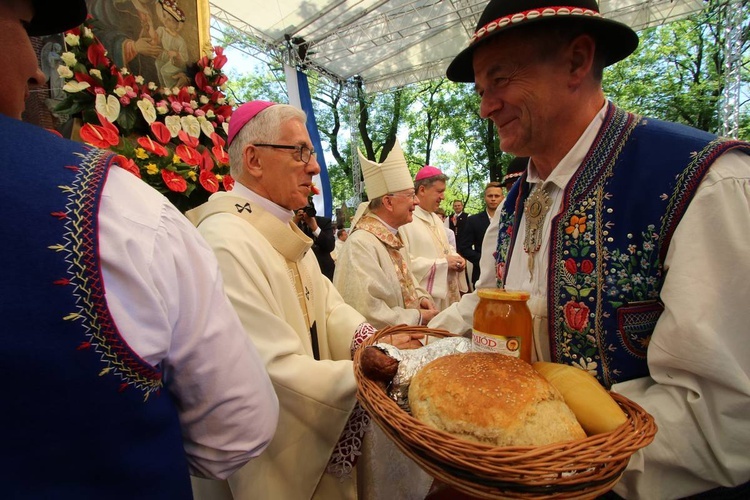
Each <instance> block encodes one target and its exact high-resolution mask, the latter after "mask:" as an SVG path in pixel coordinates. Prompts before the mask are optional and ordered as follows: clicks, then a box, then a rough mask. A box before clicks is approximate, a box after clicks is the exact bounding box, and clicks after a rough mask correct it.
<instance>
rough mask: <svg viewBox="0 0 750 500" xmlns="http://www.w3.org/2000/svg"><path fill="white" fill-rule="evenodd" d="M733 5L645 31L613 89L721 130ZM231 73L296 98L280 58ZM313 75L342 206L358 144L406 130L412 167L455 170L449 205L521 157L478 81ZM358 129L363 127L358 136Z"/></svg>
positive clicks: (244, 84) (613, 95)
mask: <svg viewBox="0 0 750 500" xmlns="http://www.w3.org/2000/svg"><path fill="white" fill-rule="evenodd" d="M747 3H748V0H741V5H742V9H741V11H742V13H741V15H742V19H741V24H742V42H741V44H742V46H741V54H742V61H743V67H742V82H743V92H744V93H743V95H746V94H747V91H748V88H749V87H750V74H749V71H750V64H748V63H750V55H749V54H750V51H748V50H747V48H748V45H750V9H748V8H747ZM728 5H729V4H728V2H726V1H717V0H710V1H709V2H708V3H707V7H706V9H704V10H703V11H701V12H699V13H698V14H696V15H694V16H692V17H690V18H688V19H685V20H682V21H677V22H673V23H670V24H667V25H664V26H660V27H656V28H650V29H647V30H644V31H642V32H641V33H639V36H640V45H639V48H638V50H637V51H636V52H635V53H634V54H633V55H631V56H630V57H628V58H627V59H625V60H624V61H622V62H620V63H618V64H616V65H614V66H611V67H609V68H607V69H606V71H605V74H604V82H603V86H604V90H605V93H606V95H607V97H608V98H609V99H610V100H612V101H613V102H615V103H616V104H617V105H618V106H620V107H622V108H624V109H627V110H630V111H634V112H636V113H640V114H643V115H647V116H651V117H654V118H659V119H663V120H670V121H676V122H681V123H685V124H688V125H691V126H693V127H697V128H700V129H703V130H708V131H711V132H714V133H720V132H721V125H722V124H721V121H720V106H721V97H722V92H723V90H724V85H725V84H726V75H725V65H724V63H725V57H726V54H725V38H724V37H725V36H726V17H727V8H728ZM233 40H234V41H233V43H236V39H233ZM228 74H229V75H230V77H231V78H230V84H229V88H230V89H231V90H232V91H233V93H234V96H235V99H236V100H238V101H242V100H246V99H257V98H266V99H272V100H277V101H281V102H286V100H287V96H286V92H285V90H284V76H283V71H282V70H281V67H280V64H276V65H275V66H274V67H273V68H272V69H268V70H266V71H260V72H258V71H255V72H253V73H251V74H247V73H245V74H243V75H239V74H236V73H235V72H229V73H228ZM308 78H309V81H310V87H311V92H312V95H313V102H314V107H315V112H316V119H317V123H318V128H319V130H320V133H321V137H322V138H323V140H324V143H325V144H324V147H327V148H328V151H327V152H326V153H327V154H326V160H327V166H328V172H329V177H330V180H331V186H332V191H333V198H334V206H336V207H339V206H341V204H342V203H344V202H346V201H348V200H352V198H353V197H354V196H355V195H356V194H357V193H356V191H355V189H356V188H355V186H354V185H353V182H352V179H353V178H354V175H353V170H352V168H353V165H354V164H355V158H352V155H353V154H354V155H356V149H357V148H358V149H360V150H361V151H362V152H363V154H365V156H367V157H368V158H370V159H372V160H375V161H383V159H384V158H385V156H387V153H388V152H389V151H390V149H391V147H392V146H393V143H394V141H395V139H396V137H398V138H400V139H401V141H402V146H403V148H404V151H405V153H406V156H407V161H408V162H409V167H410V169H411V171H412V173H416V171H417V170H418V169H419V168H420V167H421V166H422V165H425V164H431V165H434V166H437V167H439V168H440V169H442V170H443V171H444V172H445V173H446V174H447V175H449V177H450V179H449V181H448V185H447V191H446V201H445V202H444V208H446V209H448V210H450V209H451V203H452V201H453V200H455V199H461V200H463V201H464V203H465V205H466V209H467V211H468V212H477V211H479V210H481V209H483V200H482V192H483V189H484V185H485V184H486V183H487V182H489V181H499V180H501V179H502V177H503V175H504V173H505V172H506V170H507V165H508V163H510V160H511V159H512V156H511V155H508V154H505V153H503V152H502V151H501V150H500V147H499V141H498V137H497V133H496V130H495V127H494V125H493V124H492V122H490V121H488V120H482V119H481V118H480V117H479V98H478V96H477V95H476V93H475V92H474V89H473V86H472V85H466V84H456V83H453V82H450V81H447V80H445V79H440V80H433V81H428V82H421V83H418V84H414V85H410V86H407V87H403V88H399V89H394V90H391V91H388V92H381V93H377V94H371V93H368V92H367V89H366V87H365V86H363V84H362V82H361V81H358V80H357V79H356V78H354V79H352V80H350V81H348V82H336V81H332V80H331V79H329V78H327V77H325V76H321V75H318V74H317V73H315V72H313V71H310V72H308ZM745 99H747V98H745ZM740 104H741V106H742V108H741V110H742V111H741V116H740V130H739V137H740V138H744V139H748V138H750V110H748V106H747V100H745V101H743V102H741V103H740ZM352 134H354V135H355V136H356V137H357V142H356V144H354V145H352V143H351V142H352Z"/></svg>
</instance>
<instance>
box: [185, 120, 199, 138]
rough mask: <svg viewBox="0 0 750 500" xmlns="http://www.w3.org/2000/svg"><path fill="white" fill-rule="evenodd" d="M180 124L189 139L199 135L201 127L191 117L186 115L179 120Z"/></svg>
mask: <svg viewBox="0 0 750 500" xmlns="http://www.w3.org/2000/svg"><path fill="white" fill-rule="evenodd" d="M180 124H181V125H182V130H184V131H185V133H186V134H187V135H189V136H191V137H196V138H197V137H199V136H200V135H201V125H200V123H198V119H197V118H196V117H194V116H193V115H187V116H183V117H182V118H180Z"/></svg>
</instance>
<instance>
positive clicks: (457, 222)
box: [448, 200, 469, 241]
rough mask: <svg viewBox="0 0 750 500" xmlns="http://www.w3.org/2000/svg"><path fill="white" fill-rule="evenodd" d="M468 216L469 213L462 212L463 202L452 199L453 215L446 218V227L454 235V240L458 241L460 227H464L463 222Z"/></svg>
mask: <svg viewBox="0 0 750 500" xmlns="http://www.w3.org/2000/svg"><path fill="white" fill-rule="evenodd" d="M468 218H469V214H467V213H466V212H464V202H463V201H461V200H454V201H453V215H451V217H450V219H448V227H449V228H450V230H451V231H453V233H454V234H455V235H456V241H458V233H460V232H461V228H463V227H464V223H465V222H466V219H468Z"/></svg>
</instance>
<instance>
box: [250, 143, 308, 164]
mask: <svg viewBox="0 0 750 500" xmlns="http://www.w3.org/2000/svg"><path fill="white" fill-rule="evenodd" d="M253 146H256V147H262V148H274V149H294V150H295V151H297V154H298V155H299V161H301V162H302V163H304V164H305V165H307V164H308V163H310V159H311V158H312V157H313V156H314V155H315V148H308V147H307V146H292V145H289V144H253Z"/></svg>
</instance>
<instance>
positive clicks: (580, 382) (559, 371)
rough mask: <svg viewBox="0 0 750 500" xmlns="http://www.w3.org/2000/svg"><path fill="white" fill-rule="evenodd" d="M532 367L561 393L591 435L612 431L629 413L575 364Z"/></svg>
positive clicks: (539, 363)
mask: <svg viewBox="0 0 750 500" xmlns="http://www.w3.org/2000/svg"><path fill="white" fill-rule="evenodd" d="M533 368H534V369H535V370H536V371H538V372H539V373H540V374H541V375H542V376H543V377H544V378H546V379H547V381H548V382H549V383H550V384H552V385H553V386H555V388H556V389H557V390H558V391H560V394H562V397H563V399H564V400H565V403H566V404H567V405H568V406H569V407H570V409H571V410H573V413H574V414H575V416H576V418H577V419H578V422H579V423H580V424H581V427H583V430H585V431H586V433H587V434H588V435H589V436H593V435H594V434H601V433H603V432H611V431H613V430H615V429H617V428H618V427H620V426H621V425H622V424H624V423H625V422H626V421H627V419H628V418H627V416H626V415H625V413H624V412H623V411H622V409H621V408H620V406H619V405H618V404H617V402H616V401H615V400H614V399H612V396H610V395H609V392H607V390H606V389H605V388H604V387H603V386H602V385H601V384H600V383H599V381H598V380H596V378H595V377H594V376H593V375H591V374H590V373H588V372H586V371H584V370H582V369H581V368H576V367H575V366H570V365H562V364H559V363H548V362H546V361H537V362H536V363H534V364H533Z"/></svg>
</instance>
